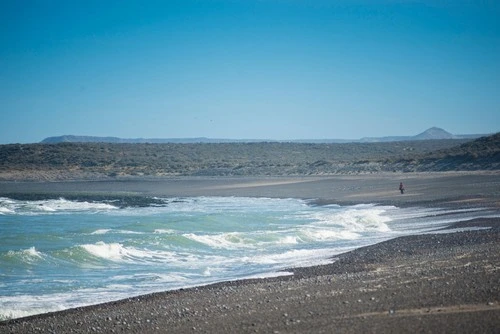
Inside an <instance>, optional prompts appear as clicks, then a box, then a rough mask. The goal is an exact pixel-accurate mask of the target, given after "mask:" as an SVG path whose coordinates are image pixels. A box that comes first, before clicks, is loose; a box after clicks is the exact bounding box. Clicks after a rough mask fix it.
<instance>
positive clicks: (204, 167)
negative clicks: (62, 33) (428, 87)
mask: <svg viewBox="0 0 500 334" xmlns="http://www.w3.org/2000/svg"><path fill="white" fill-rule="evenodd" d="M497 169H500V134H496V135H493V136H489V137H483V138H479V139H477V140H474V141H470V140H466V139H449V140H422V141H404V142H388V143H343V144H336V143H329V144H310V143H309V144H307V143H276V142H269V143H265V142H264V143H262V142H260V143H197V144H175V143H170V144H147V143H144V144H123V143H59V144H24V145H23V144H10V145H0V179H3V180H7V179H71V178H110V177H111V178H113V177H120V176H134V175H135V176H139V175H140V176H155V177H156V176H251V175H255V176H265V175H276V176H277V175H329V174H352V173H376V172H387V171H397V172H414V171H449V170H497Z"/></svg>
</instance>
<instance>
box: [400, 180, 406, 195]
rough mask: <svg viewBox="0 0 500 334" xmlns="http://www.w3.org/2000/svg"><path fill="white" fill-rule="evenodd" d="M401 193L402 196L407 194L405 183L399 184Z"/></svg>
mask: <svg viewBox="0 0 500 334" xmlns="http://www.w3.org/2000/svg"><path fill="white" fill-rule="evenodd" d="M399 191H401V194H404V193H405V186H404V185H403V182H400V183H399Z"/></svg>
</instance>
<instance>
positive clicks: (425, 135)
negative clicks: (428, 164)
mask: <svg viewBox="0 0 500 334" xmlns="http://www.w3.org/2000/svg"><path fill="white" fill-rule="evenodd" d="M412 138H413V139H414V140H427V139H455V136H454V135H452V134H451V133H449V132H448V131H445V130H443V129H441V128H436V127H432V128H430V129H427V130H425V131H424V132H422V133H419V134H418V135H416V136H413V137H412Z"/></svg>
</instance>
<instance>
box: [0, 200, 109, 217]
mask: <svg viewBox="0 0 500 334" xmlns="http://www.w3.org/2000/svg"><path fill="white" fill-rule="evenodd" d="M116 209H118V207H116V206H114V205H111V204H108V203H99V202H86V201H70V200H66V199H64V198H59V199H48V200H37V201H24V200H12V199H9V198H0V213H1V214H17V215H39V214H51V213H74V212H100V211H109V210H116Z"/></svg>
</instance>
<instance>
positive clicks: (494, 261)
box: [0, 172, 500, 333]
mask: <svg viewBox="0 0 500 334" xmlns="http://www.w3.org/2000/svg"><path fill="white" fill-rule="evenodd" d="M399 182H403V183H404V184H405V187H406V193H405V194H404V195H401V194H399V191H398V185H399ZM110 192H112V193H123V194H126V195H130V196H132V195H134V196H136V195H137V196H143V195H148V196H203V195H211V196H259V197H283V198H288V197H296V198H307V199H314V200H315V201H316V202H317V203H318V204H324V203H338V204H355V203H378V204H384V205H387V204H389V205H396V206H406V207H412V206H434V207H453V208H474V207H489V208H492V209H494V210H496V211H497V212H498V213H499V215H500V173H497V172H490V173H430V174H380V175H365V176H362V175H358V176H328V177H327V176H325V177H280V178H272V177H269V178H170V179H149V180H148V179H126V180H113V181H95V182H88V181H82V182H79V181H72V182H26V183H24V182H1V183H0V196H6V195H12V194H18V195H19V194H25V193H43V194H60V195H64V194H83V193H85V194H94V195H95V194H103V193H110ZM465 227H467V228H470V227H473V228H480V229H473V230H465V231H461V232H454V233H433V234H425V235H418V236H410V237H401V238H397V239H393V240H389V241H386V242H383V243H380V244H377V245H372V246H369V247H364V248H360V249H357V250H354V251H352V252H349V253H345V254H342V255H339V256H338V257H337V258H336V260H335V262H334V263H332V264H329V265H323V266H315V267H308V268H290V270H289V271H290V272H293V275H289V276H281V277H276V278H267V279H255V280H242V281H234V282H224V283H218V284H214V285H209V286H204V287H198V288H190V289H181V290H176V291H167V292H163V293H157V294H151V295H146V296H141V297H135V298H131V299H127V300H122V301H117V302H112V303H107V304H101V305H95V306H89V307H83V308H78V309H71V310H66V311H61V312H56V313H49V314H42V315H36V316H32V317H27V318H20V319H14V320H10V321H5V322H1V323H0V333H121V332H123V333H151V332H153V333H154V332H157V333H258V332H261V333H332V332H336V333H367V332H368V333H410V332H411V333H414V332H423V333H498V332H499V331H500V218H488V219H477V220H473V221H466V222H462V223H458V224H456V225H455V226H451V228H465Z"/></svg>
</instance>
